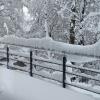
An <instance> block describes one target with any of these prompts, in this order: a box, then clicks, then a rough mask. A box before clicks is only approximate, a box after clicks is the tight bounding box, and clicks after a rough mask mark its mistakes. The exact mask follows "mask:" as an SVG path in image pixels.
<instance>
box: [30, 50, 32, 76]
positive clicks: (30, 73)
mask: <svg viewBox="0 0 100 100" xmlns="http://www.w3.org/2000/svg"><path fill="white" fill-rule="evenodd" d="M32 55H33V52H32V51H30V76H31V77H32V76H33V73H32V72H33V71H32V70H33V66H32V61H33V59H32Z"/></svg>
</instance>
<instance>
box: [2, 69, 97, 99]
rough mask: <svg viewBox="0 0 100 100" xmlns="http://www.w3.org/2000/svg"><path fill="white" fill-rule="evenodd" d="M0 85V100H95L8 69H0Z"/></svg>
mask: <svg viewBox="0 0 100 100" xmlns="http://www.w3.org/2000/svg"><path fill="white" fill-rule="evenodd" d="M0 84H1V85H0V87H1V86H3V88H2V93H1V94H0V100H95V99H94V97H92V96H90V95H89V96H88V95H85V94H82V93H78V92H75V91H72V90H70V89H63V88H62V87H59V86H57V85H53V84H50V83H46V82H44V81H41V80H38V79H34V78H32V77H30V76H29V75H26V74H23V73H20V72H17V71H13V70H9V69H6V68H0ZM1 96H4V99H1Z"/></svg>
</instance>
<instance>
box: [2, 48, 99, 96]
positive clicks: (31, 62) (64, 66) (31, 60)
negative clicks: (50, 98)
mask: <svg viewBox="0 0 100 100" xmlns="http://www.w3.org/2000/svg"><path fill="white" fill-rule="evenodd" d="M30 48H31V47H30ZM9 49H10V48H9V47H7V48H6V50H5V51H4V50H3V51H2V50H1V51H0V54H5V56H0V57H1V58H5V59H6V60H5V61H6V64H5V63H3V65H6V66H7V69H13V70H19V71H23V72H27V73H29V75H30V76H31V77H34V75H36V76H39V77H42V78H46V79H49V80H53V81H55V82H58V83H60V84H62V87H63V88H66V86H68V85H69V86H74V87H77V88H80V89H84V90H87V91H90V92H93V93H96V94H100V91H98V90H95V89H93V88H88V87H84V86H80V85H77V84H74V83H72V82H71V83H69V82H67V80H66V78H67V75H74V76H78V77H84V78H87V79H91V80H94V81H98V82H100V79H98V78H95V77H93V76H91V75H87V74H84V73H75V72H69V71H68V70H67V68H72V69H73V68H74V69H79V70H81V69H82V70H85V71H90V72H94V73H97V74H100V71H98V70H96V69H95V70H94V69H90V68H84V67H78V66H76V65H67V57H66V56H63V59H62V62H55V61H50V60H46V59H38V58H35V57H34V55H33V51H30V53H29V55H28V56H24V55H21V54H18V53H12V52H10V50H9ZM39 50H40V49H39ZM63 55H64V54H63ZM11 56H17V57H19V58H20V57H23V58H26V59H27V62H26V61H22V62H23V63H25V64H28V66H29V67H28V70H25V69H23V68H20V67H15V66H14V65H13V66H11V65H10V61H20V60H19V59H14V58H11ZM34 61H35V62H34ZM38 61H41V62H43V63H46V64H50V65H51V64H52V66H53V65H58V66H60V68H55V67H48V65H45V64H39V63H38ZM34 66H35V67H37V66H38V67H39V68H44V69H48V70H53V71H57V72H59V73H62V74H61V75H62V76H61V77H62V80H58V79H56V78H54V77H48V76H46V75H42V74H41V73H39V72H38V73H36V72H34Z"/></svg>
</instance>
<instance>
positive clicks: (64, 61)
mask: <svg viewBox="0 0 100 100" xmlns="http://www.w3.org/2000/svg"><path fill="white" fill-rule="evenodd" d="M62 85H63V88H66V57H65V56H64V57H63V84H62Z"/></svg>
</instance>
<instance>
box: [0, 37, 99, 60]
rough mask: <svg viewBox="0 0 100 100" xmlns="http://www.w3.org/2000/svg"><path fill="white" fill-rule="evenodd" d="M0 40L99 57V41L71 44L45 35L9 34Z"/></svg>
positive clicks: (13, 43)
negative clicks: (18, 35) (36, 36)
mask: <svg viewBox="0 0 100 100" xmlns="http://www.w3.org/2000/svg"><path fill="white" fill-rule="evenodd" d="M0 42H1V43H5V44H12V45H20V46H26V47H32V48H39V49H45V50H51V51H59V52H63V53H67V54H69V55H70V54H72V55H78V56H85V57H86V56H87V57H88V56H89V57H92V58H93V60H94V58H95V57H100V52H99V51H100V41H98V42H97V43H96V44H93V45H87V46H81V45H73V44H67V43H62V42H58V41H54V40H52V39H51V38H47V37H46V38H42V39H39V38H30V39H25V38H19V37H16V36H14V35H10V36H4V37H3V38H1V39H0ZM77 58H78V57H77ZM75 59H76V58H75ZM84 60H85V59H84ZM95 60H97V59H95ZM88 61H89V59H88Z"/></svg>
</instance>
